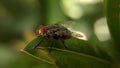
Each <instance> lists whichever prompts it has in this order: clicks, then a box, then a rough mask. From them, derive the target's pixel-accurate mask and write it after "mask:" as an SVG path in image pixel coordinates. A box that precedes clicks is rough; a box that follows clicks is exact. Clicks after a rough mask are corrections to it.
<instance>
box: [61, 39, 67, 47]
mask: <svg viewBox="0 0 120 68" xmlns="http://www.w3.org/2000/svg"><path fill="white" fill-rule="evenodd" d="M61 41H62V43H63V46H64V48H65V49H67V46H66V45H65V41H64V39H62V40H61Z"/></svg>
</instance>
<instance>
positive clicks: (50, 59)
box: [23, 37, 112, 68]
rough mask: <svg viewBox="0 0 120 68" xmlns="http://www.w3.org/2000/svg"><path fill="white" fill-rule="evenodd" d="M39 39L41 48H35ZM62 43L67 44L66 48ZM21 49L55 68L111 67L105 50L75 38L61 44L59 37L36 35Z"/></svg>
mask: <svg viewBox="0 0 120 68" xmlns="http://www.w3.org/2000/svg"><path fill="white" fill-rule="evenodd" d="M41 40H42V42H41V44H40V48H42V49H35V48H34V47H35V46H36V44H38V43H39V42H40V41H41ZM52 42H53V43H52ZM51 45H52V48H51ZM64 45H65V46H67V48H66V49H65V48H64ZM50 49H51V52H49V50H50ZM23 51H24V52H25V53H27V54H29V55H31V56H33V57H36V58H37V59H39V60H41V61H43V62H47V63H49V64H51V65H53V67H56V68H57V67H59V68H75V67H76V68H112V58H111V56H110V55H109V53H108V52H107V51H106V50H104V49H102V48H100V47H98V46H93V45H90V44H89V43H88V42H87V41H83V40H79V39H76V38H71V39H68V40H66V41H65V43H64V44H63V43H62V41H61V39H57V40H56V39H54V38H50V37H38V38H36V39H35V40H33V41H31V42H30V43H29V44H28V45H27V46H26V47H25V48H24V49H23ZM46 65H47V64H46Z"/></svg>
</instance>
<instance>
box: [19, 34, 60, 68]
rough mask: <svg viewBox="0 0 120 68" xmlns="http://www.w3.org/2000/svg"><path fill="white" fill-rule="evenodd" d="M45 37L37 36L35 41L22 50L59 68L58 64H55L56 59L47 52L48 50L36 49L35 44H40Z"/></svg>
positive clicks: (54, 67)
mask: <svg viewBox="0 0 120 68" xmlns="http://www.w3.org/2000/svg"><path fill="white" fill-rule="evenodd" d="M42 39H43V37H42V36H41V37H37V38H36V39H34V40H33V41H31V42H30V43H29V44H28V45H27V46H26V47H25V48H24V49H22V50H21V51H22V52H25V53H26V54H28V55H30V56H32V57H34V58H37V59H38V60H41V61H44V62H47V63H49V64H52V65H53V68H58V67H57V66H56V65H55V60H54V59H53V58H52V57H51V56H50V54H49V53H48V52H46V50H44V49H42V48H41V49H40V50H38V49H36V48H35V46H36V45H37V44H39V42H40V41H41V40H42ZM47 63H46V65H47Z"/></svg>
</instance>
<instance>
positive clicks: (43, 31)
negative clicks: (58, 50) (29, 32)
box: [35, 24, 85, 52]
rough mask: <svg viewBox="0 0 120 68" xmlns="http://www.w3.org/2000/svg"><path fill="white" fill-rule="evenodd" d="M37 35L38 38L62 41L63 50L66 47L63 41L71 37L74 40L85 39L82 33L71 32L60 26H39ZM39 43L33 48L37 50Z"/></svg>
mask: <svg viewBox="0 0 120 68" xmlns="http://www.w3.org/2000/svg"><path fill="white" fill-rule="evenodd" d="M37 33H38V35H39V36H44V37H53V38H54V39H56V40H57V39H63V40H62V43H63V45H64V47H65V48H67V46H66V45H65V44H64V41H65V40H66V39H70V38H71V37H76V38H84V37H85V36H84V34H83V33H80V32H76V31H72V30H71V29H68V28H66V27H64V26H63V25H61V24H51V25H46V26H41V27H40V28H39V29H38V30H37ZM41 41H42V40H41ZM40 43H41V42H39V44H37V45H36V46H35V48H37V47H38V46H39V45H40ZM51 48H52V47H51ZM50 51H51V49H50ZM50 51H49V52H50Z"/></svg>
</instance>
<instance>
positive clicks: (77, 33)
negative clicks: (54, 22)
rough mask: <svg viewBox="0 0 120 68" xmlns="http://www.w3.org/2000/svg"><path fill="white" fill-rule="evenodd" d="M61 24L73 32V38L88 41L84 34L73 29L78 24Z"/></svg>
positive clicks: (67, 22) (72, 22) (68, 22)
mask: <svg viewBox="0 0 120 68" xmlns="http://www.w3.org/2000/svg"><path fill="white" fill-rule="evenodd" d="M59 24H60V25H62V26H64V27H66V28H67V29H69V30H70V31H71V32H72V36H73V37H75V38H78V39H82V40H87V37H86V35H85V34H84V33H83V32H80V31H77V30H75V29H73V26H75V24H76V23H75V22H74V21H71V20H70V21H63V22H59Z"/></svg>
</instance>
